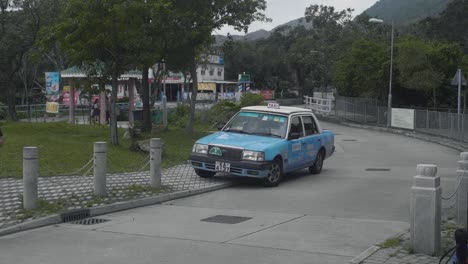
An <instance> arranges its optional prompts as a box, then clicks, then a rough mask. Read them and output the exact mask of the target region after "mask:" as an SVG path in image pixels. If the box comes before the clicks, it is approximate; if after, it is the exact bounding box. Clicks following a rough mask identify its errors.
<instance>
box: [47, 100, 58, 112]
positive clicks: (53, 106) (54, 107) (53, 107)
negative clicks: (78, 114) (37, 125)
mask: <svg viewBox="0 0 468 264" xmlns="http://www.w3.org/2000/svg"><path fill="white" fill-rule="evenodd" d="M46 112H47V113H50V114H58V112H59V104H58V103H55V102H47V103H46Z"/></svg>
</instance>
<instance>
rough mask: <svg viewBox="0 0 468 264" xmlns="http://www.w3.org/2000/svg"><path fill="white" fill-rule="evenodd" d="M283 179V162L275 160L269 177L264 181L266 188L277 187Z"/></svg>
mask: <svg viewBox="0 0 468 264" xmlns="http://www.w3.org/2000/svg"><path fill="white" fill-rule="evenodd" d="M282 179H283V166H282V165H281V160H279V159H275V160H274V161H273V163H272V164H271V167H270V170H269V171H268V176H267V177H266V178H264V179H263V180H262V183H263V186H265V187H276V186H278V184H279V183H280V181H281V180H282Z"/></svg>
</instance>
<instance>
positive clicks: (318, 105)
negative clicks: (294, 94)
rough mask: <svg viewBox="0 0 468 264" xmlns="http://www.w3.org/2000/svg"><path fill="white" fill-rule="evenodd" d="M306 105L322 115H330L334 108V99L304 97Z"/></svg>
mask: <svg viewBox="0 0 468 264" xmlns="http://www.w3.org/2000/svg"><path fill="white" fill-rule="evenodd" d="M304 104H305V107H306V108H308V109H311V110H312V111H313V112H315V113H320V114H328V113H330V112H331V111H332V108H333V101H332V99H324V98H317V97H309V96H304Z"/></svg>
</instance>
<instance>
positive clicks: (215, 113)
mask: <svg viewBox="0 0 468 264" xmlns="http://www.w3.org/2000/svg"><path fill="white" fill-rule="evenodd" d="M239 110H240V106H239V105H237V104H235V103H233V102H230V101H220V102H219V103H217V104H215V105H214V106H213V107H212V108H211V109H210V110H208V111H206V112H204V113H203V114H202V115H201V116H200V118H201V122H203V123H207V124H209V125H210V126H212V127H219V126H222V125H224V124H226V123H227V122H228V121H229V119H230V118H231V117H232V116H233V115H234V114H235V113H237V112H238V111H239Z"/></svg>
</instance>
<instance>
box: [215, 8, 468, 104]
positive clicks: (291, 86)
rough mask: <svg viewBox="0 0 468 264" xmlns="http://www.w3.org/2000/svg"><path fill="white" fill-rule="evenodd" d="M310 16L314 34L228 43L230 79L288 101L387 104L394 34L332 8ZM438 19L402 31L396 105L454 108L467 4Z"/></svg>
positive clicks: (467, 64) (284, 33)
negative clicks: (241, 76)
mask: <svg viewBox="0 0 468 264" xmlns="http://www.w3.org/2000/svg"><path fill="white" fill-rule="evenodd" d="M416 1H419V0H416ZM385 2H386V1H380V2H379V3H380V4H383V3H385ZM394 2H398V1H394ZM427 2H432V3H434V4H437V3H441V1H432V0H431V1H427ZM399 3H402V1H400V2H399ZM396 7H398V5H396ZM396 7H395V10H398V9H397V8H396ZM400 8H403V6H401V5H400ZM429 10H431V12H433V10H435V8H432V9H431V8H429ZM431 12H429V13H431ZM305 13H306V20H307V21H309V22H312V23H313V24H314V28H313V29H307V28H304V27H295V28H289V29H288V30H286V29H281V28H279V29H277V30H276V31H275V32H273V33H272V34H271V36H270V37H268V38H266V39H262V40H258V41H253V42H246V41H234V40H233V41H228V42H226V43H225V45H224V47H223V49H224V54H225V61H226V69H225V71H226V78H234V79H235V78H236V76H237V74H238V73H239V72H247V73H250V74H251V76H252V77H253V80H254V82H255V86H256V88H259V89H273V90H275V91H277V94H283V95H285V96H286V95H291V92H292V93H294V94H296V95H294V96H297V95H298V96H301V95H312V93H313V92H314V91H323V90H335V91H336V93H337V94H338V95H342V96H358V97H372V98H377V99H379V100H380V101H382V102H385V101H386V100H387V94H388V83H389V72H390V35H391V26H390V25H388V24H383V25H382V24H374V23H370V22H369V19H370V18H371V16H370V15H368V14H366V13H363V14H361V15H359V16H357V17H356V18H353V15H352V12H351V10H341V11H339V10H335V9H334V8H332V7H327V6H318V5H312V6H310V7H308V8H306V12H305ZM433 13H435V11H434V12H433ZM437 13H438V14H439V15H437V16H434V17H429V18H426V19H423V20H421V21H420V22H417V23H413V24H410V25H407V26H405V27H397V28H396V32H395V55H394V65H393V66H394V67H393V80H394V82H393V101H394V104H395V105H399V106H418V107H432V108H440V107H444V108H446V107H455V104H456V101H457V100H456V97H457V93H456V89H454V88H453V87H452V86H451V84H450V81H451V79H452V78H453V75H454V74H455V72H456V70H457V69H458V68H462V69H463V71H464V72H465V73H468V55H467V54H468V49H467V47H468V37H467V36H468V31H467V28H468V24H467V23H468V16H466V14H468V1H466V0H453V1H451V2H450V3H449V4H448V5H447V6H446V8H445V9H444V10H442V11H441V12H437ZM418 16H419V15H418ZM420 16H421V17H423V16H425V15H424V14H422V13H420ZM384 19H385V18H384ZM291 96H292V95H291Z"/></svg>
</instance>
